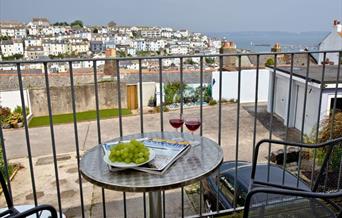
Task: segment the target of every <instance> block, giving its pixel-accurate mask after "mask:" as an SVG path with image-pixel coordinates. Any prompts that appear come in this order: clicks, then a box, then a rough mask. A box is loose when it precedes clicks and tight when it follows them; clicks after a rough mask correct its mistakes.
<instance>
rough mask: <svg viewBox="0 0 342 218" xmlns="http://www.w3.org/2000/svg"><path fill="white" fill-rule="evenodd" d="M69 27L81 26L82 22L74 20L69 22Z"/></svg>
mask: <svg viewBox="0 0 342 218" xmlns="http://www.w3.org/2000/svg"><path fill="white" fill-rule="evenodd" d="M70 26H71V27H75V28H83V22H82V21H81V20H75V21H74V22H72V23H71V24H70Z"/></svg>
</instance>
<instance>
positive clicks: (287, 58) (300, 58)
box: [248, 54, 318, 67]
mask: <svg viewBox="0 0 342 218" xmlns="http://www.w3.org/2000/svg"><path fill="white" fill-rule="evenodd" d="M248 57H249V59H250V62H251V63H252V64H253V65H254V66H256V65H257V57H256V56H255V55H251V56H248ZM270 58H271V59H274V55H260V57H259V64H260V66H265V63H266V61H267V60H268V59H270ZM307 58H308V56H307V55H306V54H294V56H293V60H294V63H293V65H294V66H298V67H301V66H306V63H307ZM310 63H312V64H317V63H318V62H317V60H316V58H315V57H314V56H313V55H312V54H310ZM290 64H291V55H290V54H284V55H278V56H277V65H278V66H279V65H290Z"/></svg>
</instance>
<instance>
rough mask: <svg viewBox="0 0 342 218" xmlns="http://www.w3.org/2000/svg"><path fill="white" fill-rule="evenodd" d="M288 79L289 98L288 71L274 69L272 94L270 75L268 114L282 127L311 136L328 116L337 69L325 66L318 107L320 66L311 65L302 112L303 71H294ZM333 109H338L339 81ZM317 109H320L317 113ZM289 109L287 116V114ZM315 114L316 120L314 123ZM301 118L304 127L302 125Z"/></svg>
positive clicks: (341, 92)
mask: <svg viewBox="0 0 342 218" xmlns="http://www.w3.org/2000/svg"><path fill="white" fill-rule="evenodd" d="M293 73H294V74H293V77H292V84H291V95H290V96H289V85H290V73H289V68H278V70H277V71H276V77H275V79H274V81H275V84H274V95H273V93H272V84H273V73H272V74H270V78H269V80H270V83H269V99H268V107H267V109H268V111H269V112H270V111H271V110H272V104H271V102H272V98H274V99H273V102H274V104H273V111H274V114H275V115H276V116H277V117H279V118H280V119H281V120H282V121H283V123H284V125H285V126H286V125H287V118H288V119H289V120H288V124H289V125H288V127H294V128H296V129H298V130H300V131H301V130H302V129H303V133H304V134H306V135H311V134H312V133H313V132H314V131H315V129H316V127H317V124H318V123H319V122H320V121H321V120H322V119H324V118H325V117H326V116H327V115H329V114H330V112H331V110H332V109H333V105H334V104H333V102H334V99H335V88H336V81H335V80H336V73H337V66H326V75H325V82H324V84H325V87H324V89H323V91H322V101H321V105H320V106H319V99H320V87H321V80H322V79H321V77H322V66H312V67H310V71H309V80H308V84H307V95H306V106H305V113H304V102H305V83H306V81H305V75H306V68H305V67H299V68H295V69H294V72H293ZM336 105H337V107H336V109H337V110H342V81H340V84H339V88H338V90H337V104H336ZM319 108H320V110H319ZM288 109H289V114H288ZM318 115H319V120H318ZM303 116H304V126H303Z"/></svg>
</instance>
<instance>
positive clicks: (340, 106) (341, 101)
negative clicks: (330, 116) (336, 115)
mask: <svg viewBox="0 0 342 218" xmlns="http://www.w3.org/2000/svg"><path fill="white" fill-rule="evenodd" d="M334 104H335V98H331V99H330V111H332V110H333V109H334ZM336 111H337V112H342V97H339V98H337V102H336Z"/></svg>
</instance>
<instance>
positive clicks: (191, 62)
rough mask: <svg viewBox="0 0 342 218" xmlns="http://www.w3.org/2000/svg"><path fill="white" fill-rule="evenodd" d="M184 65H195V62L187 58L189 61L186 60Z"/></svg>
mask: <svg viewBox="0 0 342 218" xmlns="http://www.w3.org/2000/svg"><path fill="white" fill-rule="evenodd" d="M184 63H185V64H191V65H194V64H196V62H195V61H193V60H192V59H191V58H189V59H186V60H185V62H184Z"/></svg>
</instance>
